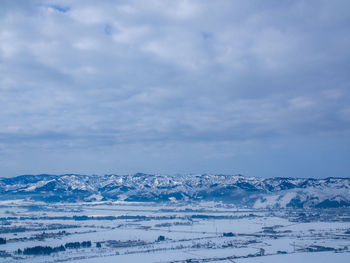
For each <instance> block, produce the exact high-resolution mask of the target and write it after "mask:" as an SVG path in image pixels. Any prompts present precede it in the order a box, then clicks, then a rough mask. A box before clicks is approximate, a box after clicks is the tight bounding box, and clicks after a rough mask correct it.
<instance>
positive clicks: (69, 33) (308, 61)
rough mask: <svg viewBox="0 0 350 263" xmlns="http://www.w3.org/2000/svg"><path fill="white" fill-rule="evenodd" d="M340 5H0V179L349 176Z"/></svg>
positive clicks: (192, 1) (349, 68)
mask: <svg viewBox="0 0 350 263" xmlns="http://www.w3.org/2000/svg"><path fill="white" fill-rule="evenodd" d="M349 10H350V1H347V0H344V1H342V0H337V1H322V0H318V1H312V0H311V1H306V0H305V1H301V0H296V1H288V0H286V1H269V0H267V1H254V0H252V1H235V0H217V1H211V0H177V1H173V0H144V1H143V0H129V1H106V0H99V1H92V0H74V1H68V0H52V1H45V0H29V1H28V0H16V1H13V0H1V1H0V177H10V176H16V175H20V174H38V173H53V174H63V173H83V174H110V173H116V174H130V173H136V172H145V173H165V174H186V173H223V174H243V175H246V176H257V177H274V176H281V177H315V178H321V177H328V176H337V177H350V161H349V158H350V48H349V47H350V12H349Z"/></svg>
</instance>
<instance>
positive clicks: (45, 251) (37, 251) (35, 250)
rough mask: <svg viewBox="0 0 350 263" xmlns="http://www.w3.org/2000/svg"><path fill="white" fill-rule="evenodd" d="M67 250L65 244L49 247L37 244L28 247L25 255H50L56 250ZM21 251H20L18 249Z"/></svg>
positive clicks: (24, 251)
mask: <svg viewBox="0 0 350 263" xmlns="http://www.w3.org/2000/svg"><path fill="white" fill-rule="evenodd" d="M60 251H66V249H65V248H64V246H62V245H61V246H59V247H49V246H45V247H44V246H35V247H28V248H25V249H24V250H23V255H50V254H51V253H54V252H60ZM18 252H19V253H20V251H18Z"/></svg>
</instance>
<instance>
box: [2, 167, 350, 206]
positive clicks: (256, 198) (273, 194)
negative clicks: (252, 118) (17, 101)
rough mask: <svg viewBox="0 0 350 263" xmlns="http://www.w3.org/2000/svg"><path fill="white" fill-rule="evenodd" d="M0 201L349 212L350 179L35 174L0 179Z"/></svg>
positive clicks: (137, 174)
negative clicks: (206, 203) (208, 203)
mask: <svg viewBox="0 0 350 263" xmlns="http://www.w3.org/2000/svg"><path fill="white" fill-rule="evenodd" d="M0 193H1V199H2V200H5V199H11V198H12V199H13V198H14V199H18V198H22V199H29V200H40V201H45V202H81V201H84V202H89V201H108V200H123V201H142V202H168V201H171V202H180V201H200V200H207V201H221V202H226V203H232V204H235V205H237V206H243V207H254V208H288V207H296V208H312V207H314V208H329V207H350V178H342V177H327V178H320V179H316V178H293V177H273V178H261V177H247V176H244V175H240V174H238V175H224V174H187V175H165V174H145V173H136V174H129V175H117V174H106V175H83V174H62V175H55V174H38V175H20V176H17V177H12V178H0Z"/></svg>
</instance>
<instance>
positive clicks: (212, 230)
mask: <svg viewBox="0 0 350 263" xmlns="http://www.w3.org/2000/svg"><path fill="white" fill-rule="evenodd" d="M0 238H1V239H2V240H3V241H4V240H6V244H0V262H70V261H73V262H81V263H85V262H86V263H88V262H90V263H94V262H242V263H245V262H256V263H257V262H301V263H302V262H332V263H336V262H349V258H350V253H349V252H350V209H345V208H337V209H317V210H316V209H308V210H297V209H291V210H264V209H238V208H236V207H233V206H231V205H228V204H224V203H215V202H197V203H161V204H155V203H131V202H95V203H79V204H77V203H65V204H62V203H59V204H57V203H56V204H46V203H41V202H36V203H33V202H32V201H30V202H25V201H3V202H1V203H0ZM0 241H1V240H0ZM84 241H86V242H85V243H83V242H84ZM3 243H4V242H3Z"/></svg>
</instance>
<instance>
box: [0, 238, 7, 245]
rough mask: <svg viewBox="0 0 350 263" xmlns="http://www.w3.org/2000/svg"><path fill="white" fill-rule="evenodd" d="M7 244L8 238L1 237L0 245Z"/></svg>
mask: <svg viewBox="0 0 350 263" xmlns="http://www.w3.org/2000/svg"><path fill="white" fill-rule="evenodd" d="M3 244H6V238H2V237H0V245H3Z"/></svg>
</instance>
